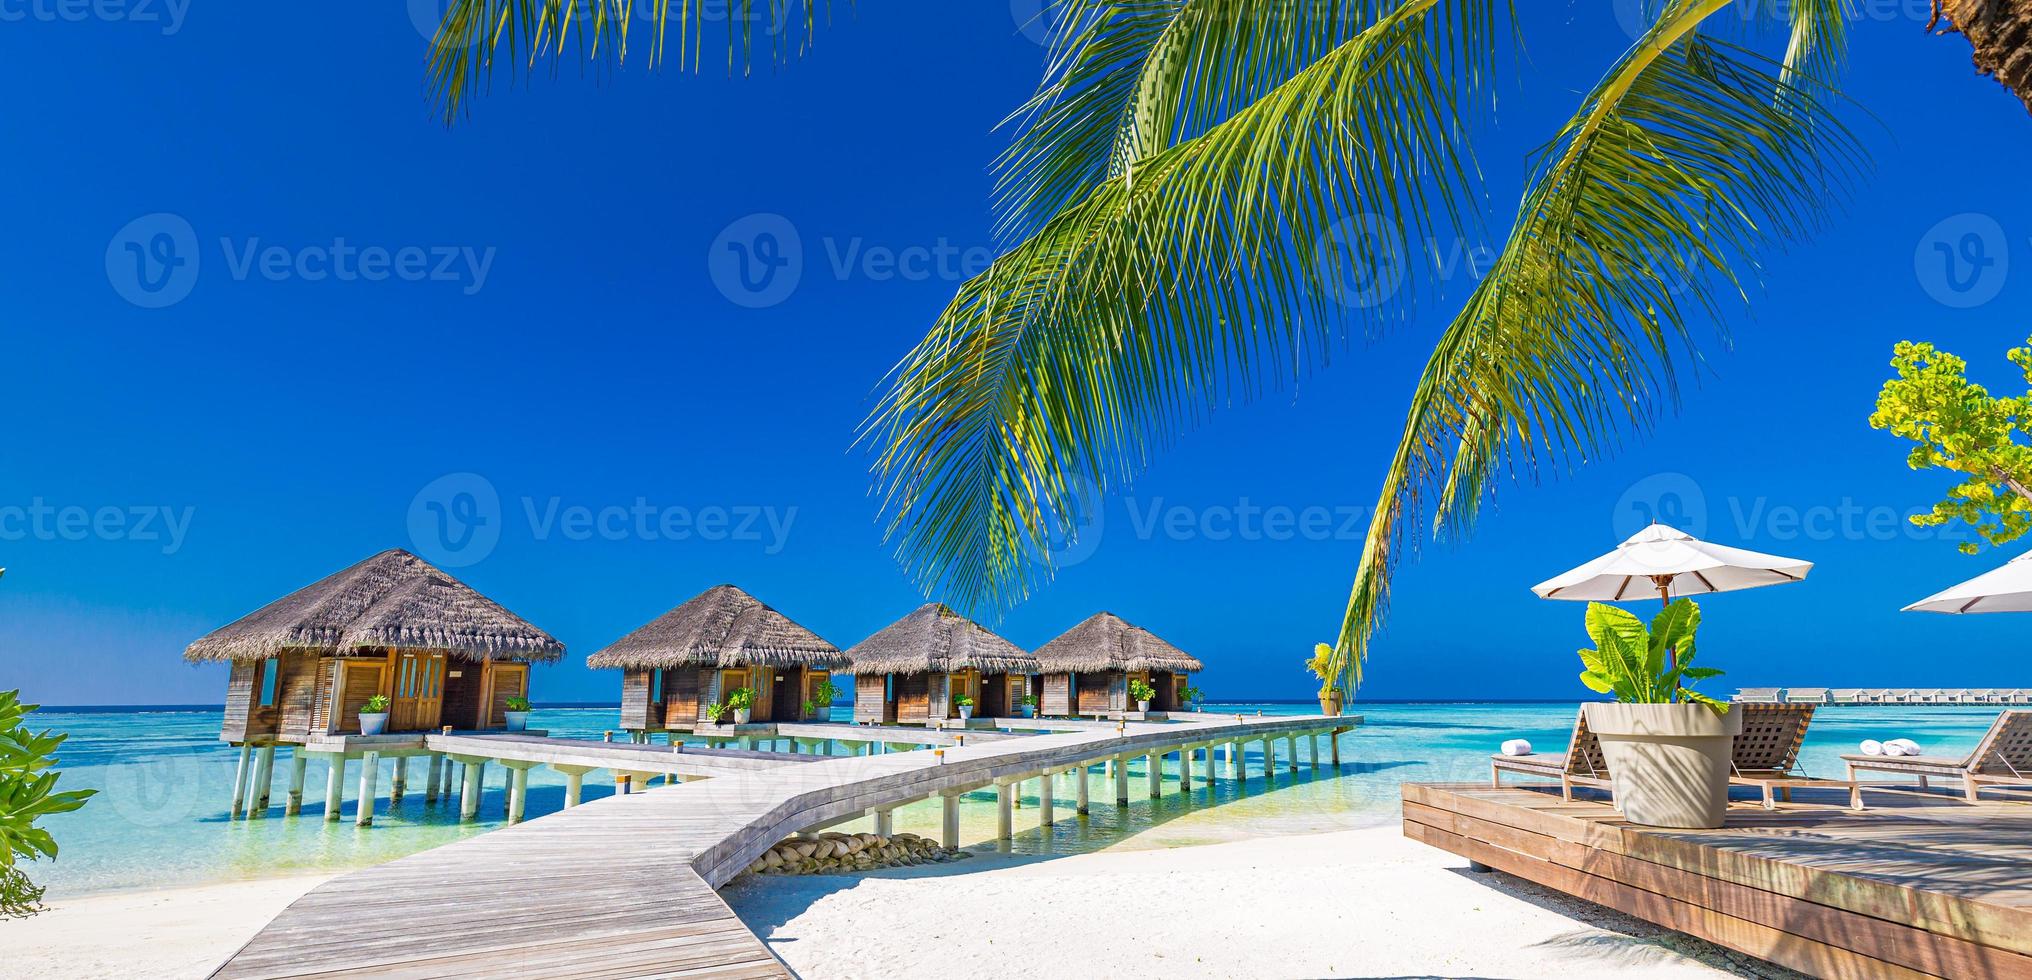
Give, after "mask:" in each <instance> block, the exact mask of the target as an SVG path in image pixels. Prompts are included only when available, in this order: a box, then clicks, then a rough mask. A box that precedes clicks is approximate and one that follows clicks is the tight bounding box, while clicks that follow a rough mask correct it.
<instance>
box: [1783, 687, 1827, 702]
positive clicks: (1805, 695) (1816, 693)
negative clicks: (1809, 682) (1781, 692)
mask: <svg viewBox="0 0 2032 980" xmlns="http://www.w3.org/2000/svg"><path fill="white" fill-rule="evenodd" d="M1785 703H1786V704H1827V703H1829V700H1828V694H1827V688H1824V687H1788V688H1786V689H1785Z"/></svg>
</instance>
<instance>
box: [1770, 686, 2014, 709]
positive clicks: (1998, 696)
mask: <svg viewBox="0 0 2032 980" xmlns="http://www.w3.org/2000/svg"><path fill="white" fill-rule="evenodd" d="M1730 700H1732V701H1734V702H1736V703H1737V704H1835V705H1840V704H2032V688H2025V687H2019V688H2010V687H1995V688H1992V687H1978V688H1937V687H1920V688H1911V687H1835V688H1827V687H1745V688H1741V689H1739V690H1737V691H1736V693H1735V696H1734V697H1732V698H1731V699H1730Z"/></svg>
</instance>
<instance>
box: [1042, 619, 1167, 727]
mask: <svg viewBox="0 0 2032 980" xmlns="http://www.w3.org/2000/svg"><path fill="white" fill-rule="evenodd" d="M1037 662H1038V665H1039V666H1040V667H1041V668H1042V670H1043V672H1044V694H1043V697H1042V698H1041V704H1042V705H1043V710H1044V713H1045V714H1047V715H1051V716H1065V715H1104V716H1110V717H1118V718H1119V717H1141V715H1140V714H1139V713H1137V712H1136V710H1135V709H1136V705H1135V704H1134V703H1133V699H1131V698H1130V697H1129V685H1130V683H1131V682H1140V683H1144V684H1148V685H1150V688H1151V690H1152V692H1153V693H1152V694H1151V697H1150V711H1151V712H1152V713H1154V714H1158V715H1159V716H1161V715H1162V714H1163V713H1164V712H1169V711H1178V710H1181V709H1183V708H1184V707H1185V688H1186V680H1187V675H1189V674H1194V673H1197V672H1199V671H1200V670H1202V669H1204V668H1205V665H1203V664H1201V663H1200V662H1199V658H1198V657H1195V656H1193V655H1191V654H1189V653H1186V652H1185V651H1183V650H1180V649H1179V648H1177V647H1175V646H1172V645H1171V644H1169V643H1166V642H1165V641H1164V640H1163V639H1162V638H1160V637H1158V636H1157V634H1155V633H1152V632H1150V631H1149V630H1146V629H1144V628H1143V627H1141V626H1136V625H1133V624H1131V623H1128V622H1125V621H1123V620H1122V618H1121V617H1119V616H1117V615H1115V614H1114V613H1110V612H1098V613H1095V614H1093V615H1092V616H1090V617H1088V618H1087V620H1086V621H1085V622H1082V623H1080V624H1079V625H1078V626H1075V627H1073V628H1072V629H1069V630H1066V631H1065V632H1064V633H1063V634H1060V635H1059V637H1058V638H1057V639H1055V640H1052V641H1051V642H1050V643H1046V644H1045V645H1043V646H1042V647H1039V648H1038V649H1037Z"/></svg>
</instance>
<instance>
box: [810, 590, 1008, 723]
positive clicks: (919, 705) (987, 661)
mask: <svg viewBox="0 0 2032 980" xmlns="http://www.w3.org/2000/svg"><path fill="white" fill-rule="evenodd" d="M847 661H848V667H847V670H848V671H849V672H850V673H852V674H853V675H854V721H856V722H858V723H860V724H865V725H896V724H903V725H928V724H933V723H944V722H948V721H955V720H958V719H959V718H960V716H961V714H962V712H961V711H960V707H961V704H960V699H961V698H966V699H968V702H967V703H968V704H969V705H970V706H971V707H972V708H973V717H975V718H981V719H990V718H1013V717H1016V716H1017V715H1019V714H1021V710H1020V709H1021V706H1022V704H1023V703H1024V702H1023V698H1025V697H1026V696H1028V695H1030V694H1031V693H1032V691H1031V675H1033V674H1036V673H1038V672H1039V667H1038V663H1037V658H1036V657H1033V656H1031V655H1030V654H1028V653H1025V652H1023V649H1022V648H1021V647H1018V646H1017V645H1016V644H1014V643H1011V642H1009V641H1008V640H1006V639H1003V638H1002V637H1001V636H999V635H997V634H996V633H995V632H994V631H993V630H990V629H988V628H987V627H985V626H982V625H981V624H979V623H976V622H974V621H973V620H971V619H968V618H967V617H965V616H962V615H960V614H959V613H956V612H954V611H952V610H951V609H949V608H947V607H946V606H945V605H944V604H942V603H936V602H933V603H927V604H925V605H922V606H919V607H918V608H917V609H916V610H914V611H912V612H911V613H910V614H909V615H907V616H905V617H903V618H902V619H899V620H897V621H895V622H893V623H890V624H889V625H888V626H885V627H883V628H882V629H881V631H879V632H877V633H876V634H875V635H873V636H870V637H868V638H867V639H865V640H862V641H861V642H859V643H857V644H855V645H854V646H853V647H851V648H850V649H848V650H847Z"/></svg>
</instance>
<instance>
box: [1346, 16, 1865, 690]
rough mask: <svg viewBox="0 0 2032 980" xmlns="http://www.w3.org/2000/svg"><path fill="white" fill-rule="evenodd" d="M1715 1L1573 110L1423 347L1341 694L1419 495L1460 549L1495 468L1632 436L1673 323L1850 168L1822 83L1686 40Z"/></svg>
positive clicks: (1586, 452)
mask: <svg viewBox="0 0 2032 980" xmlns="http://www.w3.org/2000/svg"><path fill="white" fill-rule="evenodd" d="M1726 3H1727V0H1674V2H1672V3H1670V4H1668V6H1667V7H1666V9H1665V10H1664V12H1663V13H1662V14H1661V15H1660V17H1659V19H1658V21H1657V22H1656V23H1655V24H1654V25H1653V26H1652V28H1651V29H1650V31H1649V32H1648V33H1647V34H1646V35H1645V36H1644V37H1643V38H1642V39H1641V40H1640V41H1639V42H1638V44H1637V45H1636V46H1635V47H1633V48H1632V49H1631V50H1630V52H1628V53H1627V54H1626V55H1624V57H1623V58H1622V59H1621V60H1619V62H1618V63H1617V64H1616V65H1615V66H1614V67H1613V68H1612V69H1611V70H1610V72H1609V73H1608V75H1607V76H1605V77H1604V78H1603V80H1602V82H1601V83H1600V84H1599V85H1598V86H1597V87H1596V88H1595V89H1594V90H1593V91H1592V92H1590V93H1589V94H1588V96H1587V98H1586V99H1585V100H1584V101H1583V102H1582V104H1581V107H1580V111H1579V113H1578V114H1577V115H1576V116H1575V117H1574V118H1573V119H1572V120H1571V121H1570V122H1569V123H1568V125H1567V126H1566V128H1565V130H1564V131H1563V132H1562V133H1561V134H1560V136H1559V138H1558V139H1557V140H1556V141H1555V142H1554V143H1553V144H1552V145H1551V146H1550V147H1549V148H1548V151H1547V153H1546V154H1545V157H1544V159H1545V163H1544V164H1543V165H1542V167H1541V169H1540V171H1539V172H1538V174H1537V175H1536V177H1535V179H1534V181H1533V183H1532V185H1531V187H1530V189H1529V191H1528V192H1527V194H1526V195H1525V198H1524V200H1523V202H1522V205H1521V206H1520V208H1519V210H1518V214H1517V219H1516V222H1515V224H1514V225H1513V226H1512V230H1511V233H1510V236H1509V238H1508V240H1507V241H1506V242H1505V245H1504V249H1503V252H1502V254H1501V256H1500V257H1499V258H1498V259H1497V261H1496V263H1495V265H1494V266H1493V267H1492V269H1491V271H1490V274H1489V275H1488V276H1487V277H1486V278H1485V279H1484V280H1483V281H1482V282H1481V284H1480V285H1479V287H1478V288H1477V289H1476V290H1475V292H1474V294H1473V295H1472V296H1471V297H1470V298H1469V300H1468V302H1467V305H1466V306H1465V308H1463V309H1462V310H1461V311H1460V313H1459V314H1458V315H1457V316H1456V317H1455V318H1454V320H1453V321H1452V323H1451V324H1450V325H1449V326H1448V327H1447V328H1446V330H1445V332H1444V333H1443V334H1442V335H1441V337H1440V340H1439V343H1438V344H1437V345H1436V347H1435V349H1434V350H1433V353H1432V355H1431V357H1430V359H1429V360H1428V361H1427V364H1426V367H1425V370H1424V372H1423V374H1422V376H1421V377H1420V379H1419V384H1418V387H1417V388H1416V390H1415V392H1414V394H1413V398H1412V403H1411V409H1410V412H1409V414H1408V417H1407V419H1406V421H1405V427H1404V432H1403V435H1402V437H1401V439H1400V442H1399V444H1398V447H1397V451H1396V453H1395V455H1394V456H1393V458H1392V460H1391V464H1390V468H1389V469H1388V471H1387V473H1386V476H1385V480H1384V484H1383V490H1382V493H1381V496H1380V499H1379V500H1378V503H1377V508H1376V511H1375V516H1374V518H1373V519H1372V521H1371V524H1370V527H1369V531H1368V536H1367V538H1366V540H1365V542H1364V545H1363V551H1362V557H1361V564H1360V566H1359V569H1358V572H1357V575H1356V580H1355V585H1354V588H1353V590H1352V593H1351V595H1350V597H1349V601H1348V608H1347V612H1346V615H1345V617H1344V619H1343V622H1342V627H1341V633H1340V636H1339V639H1338V641H1337V642H1336V644H1335V663H1334V668H1335V670H1336V676H1337V677H1340V678H1342V683H1343V685H1344V686H1349V687H1352V686H1353V685H1355V684H1358V683H1359V682H1360V679H1361V670H1362V663H1363V660H1364V658H1365V656H1366V654H1367V649H1368V643H1369V639H1370V636H1371V634H1372V632H1373V631H1374V629H1375V628H1376V625H1377V623H1378V621H1379V619H1380V617H1381V615H1382V613H1383V609H1384V606H1385V603H1386V599H1387V594H1388V579H1389V574H1390V571H1391V569H1392V567H1393V565H1394V563H1395V561H1396V559H1397V557H1398V552H1399V550H1400V549H1401V547H1402V546H1403V545H1404V544H1405V543H1406V540H1407V539H1408V538H1409V537H1410V536H1411V532H1410V530H1409V529H1410V526H1411V525H1412V524H1414V523H1415V522H1416V519H1417V517H1418V515H1419V514H1420V513H1421V510H1422V508H1423V506H1424V505H1426V503H1427V499H1426V498H1427V497H1429V496H1434V495H1436V498H1437V499H1436V500H1435V501H1432V505H1433V509H1434V511H1435V516H1434V520H1435V524H1436V525H1437V526H1438V528H1440V529H1443V530H1447V531H1451V532H1453V533H1463V532H1465V530H1466V529H1467V528H1468V527H1469V526H1471V524H1472V522H1473V520H1474V518H1475V516H1476V511H1477V509H1478V506H1479V504H1480V502H1481V500H1482V499H1483V497H1484V495H1485V494H1487V493H1489V492H1492V491H1493V488H1494V484H1495V480H1496V477H1497V475H1498V473H1499V472H1501V471H1502V470H1504V469H1506V468H1510V467H1515V468H1516V469H1518V470H1519V471H1521V472H1522V473H1523V474H1524V475H1529V476H1535V475H1537V474H1538V473H1539V470H1540V468H1541V467H1542V466H1545V465H1554V466H1559V467H1561V468H1564V466H1566V465H1570V464H1571V463H1572V462H1574V461H1576V460H1585V459H1590V458H1596V457H1599V456H1601V455H1604V454H1607V453H1609V452H1611V451H1613V450H1614V449H1615V448H1616V446H1617V443H1618V441H1619V440H1620V439H1621V438H1623V437H1624V435H1625V434H1627V433H1631V432H1641V431H1642V430H1644V429H1645V428H1646V426H1647V425H1648V424H1649V423H1650V422H1651V420H1652V419H1653V418H1654V417H1655V416H1656V415H1657V413H1658V412H1659V411H1660V410H1661V409H1662V408H1665V407H1667V406H1670V405H1672V404H1673V403H1674V402H1675V401H1676V398H1677V393H1678V392H1677V376H1678V373H1679V371H1680V370H1681V369H1682V366H1683V362H1684V360H1685V359H1689V358H1696V357H1697V353H1696V348H1695V343H1694V339H1693V335H1692V330H1691V328H1692V324H1693V322H1694V321H1695V320H1696V319H1697V318H1698V319H1712V320H1716V321H1717V322H1718V321H1719V319H1720V316H1721V313H1722V310H1721V306H1720V296H1721V294H1722V293H1723V292H1724V291H1727V292H1735V293H1737V294H1739V295H1740V294H1742V293H1743V291H1744V290H1745V289H1746V288H1747V287H1748V285H1749V284H1750V283H1752V282H1753V281H1754V280H1755V278H1756V276H1757V270H1758V265H1757V259H1756V255H1757V253H1758V252H1759V251H1760V250H1762V249H1763V248H1765V247H1767V246H1771V245H1776V244H1782V243H1784V242H1787V241H1790V240H1795V239H1797V238H1799V237H1801V236H1803V235H1804V234H1805V233H1807V232H1808V231H1810V230H1811V228H1812V227H1813V226H1814V225H1815V223H1816V222H1817V220H1818V219H1819V218H1820V217H1821V216H1822V215H1823V213H1824V209H1825V207H1826V205H1827V204H1828V203H1829V201H1830V199H1832V198H1837V197H1838V196H1839V195H1840V193H1841V189H1842V188H1843V187H1844V186H1845V185H1846V183H1847V182H1848V181H1849V180H1850V179H1851V178H1852V177H1853V176H1854V175H1855V174H1856V173H1857V172H1858V171H1859V170H1860V169H1861V168H1862V167H1863V166H1864V162H1863V158H1862V154H1861V151H1860V149H1859V148H1858V145H1857V143H1856V142H1855V140H1854V138H1853V137H1852V135H1851V134H1850V133H1849V131H1848V130H1847V129H1846V128H1844V127H1843V126H1842V125H1841V123H1840V122H1839V120H1838V119H1836V118H1835V116H1834V114H1833V104H1834V102H1835V101H1836V100H1835V97H1834V95H1833V93H1831V92H1830V91H1829V90H1828V89H1827V88H1826V87H1825V85H1824V83H1823V82H1822V81H1820V80H1817V79H1815V78H1813V77H1812V76H1809V75H1807V74H1805V73H1792V72H1789V71H1788V70H1787V69H1786V67H1785V66H1784V65H1783V64H1782V63H1779V62H1776V61H1773V60H1771V59H1767V58H1764V57H1762V56H1760V55H1758V54H1756V53H1754V52H1751V51H1748V50H1745V49H1742V48H1738V47H1734V46H1730V45H1723V44H1719V43H1716V42H1713V41H1711V40H1707V39H1703V38H1702V37H1701V36H1700V35H1699V34H1698V33H1697V32H1696V28H1697V26H1698V25H1699V24H1700V22H1701V20H1702V19H1704V18H1705V17H1707V16H1709V15H1710V14H1712V13H1713V12H1714V11H1716V10H1718V9H1720V8H1721V7H1723V6H1725V5H1726ZM1781 76H1785V77H1781ZM1773 92H1778V93H1781V95H1780V97H1779V98H1777V99H1773V98H1772V93H1773Z"/></svg>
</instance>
